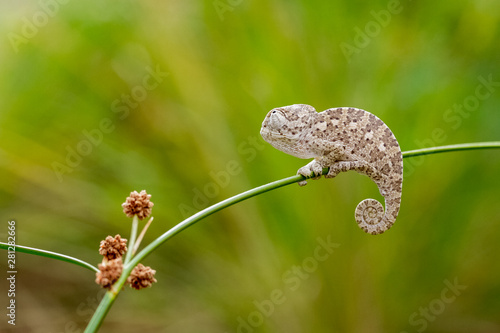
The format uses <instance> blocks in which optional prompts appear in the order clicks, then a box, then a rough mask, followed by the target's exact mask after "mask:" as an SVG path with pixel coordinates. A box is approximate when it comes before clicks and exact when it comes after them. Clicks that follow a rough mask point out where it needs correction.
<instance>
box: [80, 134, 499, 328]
mask: <svg viewBox="0 0 500 333" xmlns="http://www.w3.org/2000/svg"><path fill="white" fill-rule="evenodd" d="M483 148H500V142H480V143H472V144H461V145H451V146H442V147H435V148H424V149H419V150H412V151H407V152H403V158H407V157H413V156H419V155H426V154H435V153H443V152H451V151H458V150H467V149H483ZM327 172H328V168H325V169H323V175H325V174H326V173H327ZM311 176H312V175H311ZM308 178H310V177H304V176H301V175H295V176H292V177H288V178H284V179H281V180H277V181H274V182H272V183H269V184H266V185H262V186H259V187H256V188H253V189H251V190H248V191H246V192H243V193H240V194H237V195H235V196H233V197H231V198H228V199H226V200H223V201H221V202H219V203H216V204H215V205H212V206H210V207H208V208H205V209H203V210H202V211H199V212H198V213H196V214H194V215H192V216H190V217H188V218H187V219H185V220H184V221H182V222H180V223H179V224H177V225H176V226H174V227H173V228H172V229H170V230H168V231H167V232H165V233H164V234H163V235H161V236H160V237H158V238H157V239H155V240H154V241H153V242H151V243H150V244H149V245H148V246H146V247H145V248H144V249H143V250H142V251H141V252H139V253H138V254H137V255H136V256H135V257H133V258H132V260H131V261H130V262H128V263H127V264H126V265H124V267H123V272H122V275H121V276H120V279H119V280H118V281H117V282H116V283H115V284H114V285H113V289H112V290H111V291H108V292H107V293H106V295H105V296H104V298H103V299H102V301H101V304H99V307H98V308H97V310H96V312H95V313H94V316H93V317H92V319H91V320H90V322H89V324H88V326H87V328H86V329H85V332H97V330H98V329H99V327H100V326H101V323H102V321H103V320H104V317H105V316H106V314H107V313H108V311H109V308H110V307H111V305H112V304H113V302H114V301H115V299H116V296H117V294H118V292H119V291H120V290H122V287H123V285H124V284H125V282H126V280H127V277H128V275H129V274H130V272H131V271H132V269H133V268H134V267H135V266H136V265H137V264H138V263H139V262H140V261H141V260H142V259H144V258H145V257H146V256H147V255H149V254H150V253H151V252H153V251H154V250H155V249H156V248H157V247H159V246H160V245H161V244H163V243H164V242H166V241H167V240H169V239H170V238H172V237H174V236H175V235H177V234H178V233H180V232H181V231H183V230H185V229H187V228H189V227H191V226H192V225H194V224H195V223H197V222H199V221H200V220H202V219H204V218H205V217H207V216H210V215H212V214H214V213H216V212H218V211H220V210H222V209H224V208H227V207H229V206H232V205H234V204H236V203H238V202H241V201H243V200H246V199H249V198H251V197H254V196H256V195H259V194H262V193H265V192H268V191H271V190H275V189H277V188H280V187H283V186H286V185H290V184H293V183H296V182H299V181H301V180H305V179H308Z"/></svg>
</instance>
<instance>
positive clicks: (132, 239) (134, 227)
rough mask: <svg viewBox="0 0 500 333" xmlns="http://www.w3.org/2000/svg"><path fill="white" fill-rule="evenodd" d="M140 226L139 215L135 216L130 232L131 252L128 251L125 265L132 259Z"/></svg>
mask: <svg viewBox="0 0 500 333" xmlns="http://www.w3.org/2000/svg"><path fill="white" fill-rule="evenodd" d="M138 225H139V218H138V217H137V215H134V217H133V219H132V229H131V230H130V239H129V241H128V249H129V251H127V254H126V255H125V261H124V262H123V264H126V263H128V262H129V261H130V259H132V249H133V248H134V244H135V239H136V237H137V227H138Z"/></svg>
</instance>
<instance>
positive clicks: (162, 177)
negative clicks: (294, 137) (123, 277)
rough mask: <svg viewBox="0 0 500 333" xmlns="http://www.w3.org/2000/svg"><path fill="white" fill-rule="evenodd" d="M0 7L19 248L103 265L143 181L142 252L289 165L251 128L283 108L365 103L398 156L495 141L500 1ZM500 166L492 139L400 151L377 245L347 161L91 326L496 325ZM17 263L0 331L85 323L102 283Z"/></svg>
mask: <svg viewBox="0 0 500 333" xmlns="http://www.w3.org/2000/svg"><path fill="white" fill-rule="evenodd" d="M0 16H1V20H0V22H1V23H0V24H1V35H2V36H3V38H2V44H1V46H0V75H1V76H0V77H1V79H0V168H1V172H0V205H1V212H2V214H1V221H2V222H1V223H0V225H1V226H3V227H0V236H1V238H2V241H6V238H7V221H8V220H9V219H15V220H16V223H17V243H18V244H20V245H27V246H32V247H38V248H42V249H46V250H51V251H56V252H61V253H65V254H68V255H72V256H75V257H78V258H81V259H83V260H86V261H88V262H91V263H93V264H95V265H97V263H98V262H100V260H101V258H100V256H99V254H98V248H99V242H100V240H102V239H104V238H105V237H106V236H107V235H115V234H117V233H119V234H121V235H122V236H123V237H125V238H128V237H129V232H130V219H128V218H126V217H125V215H124V214H123V213H122V210H121V207H120V205H121V203H123V202H124V201H125V198H126V197H127V195H128V194H129V193H130V192H131V191H133V190H138V191H140V190H142V189H146V190H147V192H148V193H150V194H152V201H153V202H154V203H155V206H154V208H153V216H154V217H155V220H154V223H153V224H152V226H151V228H150V229H149V231H148V234H147V235H146V238H145V240H144V244H146V243H148V242H150V241H151V240H153V239H155V238H156V237H158V236H159V235H161V234H162V233H163V232H165V231H166V230H168V229H169V228H171V227H172V226H174V225H175V224H176V223H178V222H179V221H181V220H182V219H183V218H185V217H187V216H188V215H190V214H192V213H194V212H196V211H198V210H200V209H202V208H205V207H208V206H209V205H211V204H213V203H216V202H218V201H220V200H222V199H225V198H227V197H230V196H232V195H235V194H237V193H240V192H243V191H245V190H248V189H250V188H253V187H256V186H259V185H262V184H265V183H268V182H271V181H274V180H277V179H281V178H284V177H288V176H291V175H294V174H295V172H296V170H297V169H298V168H299V167H301V166H302V165H304V164H305V163H306V162H307V161H304V160H299V159H297V158H294V157H291V156H288V155H286V154H284V153H282V152H279V151H277V150H275V149H274V148H272V147H271V146H270V145H268V144H267V143H265V142H264V141H263V140H261V138H260V135H259V130H260V126H261V122H262V120H263V119H264V116H265V114H266V113H267V112H268V111H269V110H270V109H272V108H274V107H279V106H284V105H289V104H294V103H307V104H311V105H313V106H314V107H316V109H317V110H318V111H321V110H324V109H327V108H330V107H338V106H353V107H358V108H362V109H365V110H368V111H370V112H372V113H374V114H376V115H377V116H379V117H380V118H381V119H382V120H384V122H386V123H387V124H388V126H389V127H390V128H391V129H392V130H393V132H394V133H395V135H396V137H397V138H398V140H399V143H400V145H401V147H402V149H403V150H411V149H417V148H423V147H429V146H435V145H445V144H454V143H464V142H475V141H494V140H499V138H500V135H499V131H500V109H499V107H500V70H499V66H498V65H499V59H500V43H499V40H500V29H499V27H500V24H499V22H500V21H499V19H500V5H499V3H498V1H496V0H475V1H472V0H470V1H452V0H446V1H439V2H436V1H409V0H404V1H403V0H402V1H400V2H399V1H395V0H391V1H385V0H384V1H382V0H375V1H370V2H363V1H338V0H336V1H328V2H327V1H317V0H314V1H305V0H301V1H284V0H271V1H244V0H240V1H238V0H231V1H230V0H221V1H212V0H210V1H140V2H139V1H137V2H134V1H113V2H109V3H108V2H103V1H85V2H78V1H67V0H65V1H62V0H60V2H57V1H56V0H43V1H18V2H13V1H3V2H1V4H0ZM151 73H154V74H151ZM488 82H489V83H488ZM499 168H500V151H497V150H484V151H474V152H459V153H449V154H440V155H432V156H427V157H421V158H413V159H405V178H404V186H403V202H402V206H401V212H400V215H399V218H398V220H397V222H396V224H395V225H394V227H393V228H392V229H391V230H390V231H388V232H387V233H385V234H383V235H378V236H370V235H367V234H365V233H364V232H363V231H361V230H360V229H359V228H358V227H357V225H356V222H355V220H354V209H355V207H356V205H357V204H358V203H359V202H360V201H361V200H363V199H365V198H368V197H375V198H379V199H380V198H381V197H380V195H379V194H378V191H377V188H376V186H375V184H374V183H372V182H371V181H370V180H369V179H368V178H367V177H363V176H360V175H358V174H356V173H354V172H352V173H346V174H342V175H340V176H339V177H338V178H336V179H334V180H324V179H322V180H319V181H311V182H310V183H309V185H308V186H306V187H304V188H299V186H296V185H292V186H288V187H285V188H281V189H278V190H275V191H272V192H269V193H266V194H264V195H261V196H259V197H256V198H252V199H250V200H248V201H245V202H243V203H240V204H238V205H236V206H233V207H231V208H229V209H226V210H224V211H221V212H219V213H217V214H215V215H212V216H211V217H209V218H207V219H205V220H203V221H202V222H200V223H199V224H197V225H196V226H194V227H193V228H190V229H188V230H186V231H185V232H183V233H181V234H179V235H178V236H176V237H175V238H174V239H172V240H171V241H170V242H168V243H166V244H164V245H163V246H162V247H160V248H159V249H158V250H157V251H156V252H154V253H153V254H152V255H150V256H149V257H147V258H146V260H144V262H143V263H144V264H145V265H148V266H151V267H152V268H154V269H155V270H156V271H157V273H156V278H157V280H158V283H157V284H155V285H154V286H153V287H152V288H149V289H146V290H142V291H140V292H137V291H135V290H132V289H130V288H127V289H126V290H124V291H123V292H122V293H121V294H120V296H119V298H118V300H117V302H116V303H115V305H114V306H113V308H112V309H111V311H110V313H109V314H108V317H107V318H106V320H105V323H104V325H103V327H102V330H101V331H102V332H138V331H139V332H221V333H222V332H243V333H249V332H290V333H295V332H397V333H400V332H407V333H410V332H424V331H425V332H500V261H499V260H498V253H500V242H499V241H498V239H499V236H500V205H499V199H500V176H499ZM318 238H320V239H321V241H318ZM322 242H331V243H335V248H333V247H332V251H331V253H327V252H321V258H322V259H324V260H322V261H321V260H317V257H316V258H315V257H314V255H315V253H316V254H318V253H319V252H317V250H316V248H317V247H318V246H320V244H321V243H322ZM4 253H5V254H2V257H3V258H4V259H2V262H1V264H0V267H2V268H3V269H4V268H5V271H6V261H7V259H6V256H7V255H6V252H4ZM16 263H17V270H18V275H17V287H16V302H17V303H16V304H17V317H16V319H17V321H16V327H15V328H14V329H13V328H12V327H11V326H10V325H8V324H7V319H6V316H5V314H2V320H1V322H0V330H2V331H5V332H54V333H56V332H57V333H60V332H82V331H83V329H84V328H85V326H86V323H87V321H88V320H89V318H90V315H91V314H92V311H93V309H94V308H95V307H96V305H97V300H98V299H99V297H100V296H101V292H100V289H99V287H98V286H97V285H96V284H95V283H94V279H95V276H94V274H93V273H92V272H91V271H88V270H85V269H84V268H80V267H76V266H73V265H70V264H67V263H63V262H58V261H54V260H50V259H46V258H41V257H36V256H30V255H23V254H19V253H18V254H17V262H16ZM3 274H4V276H5V275H6V273H3ZM3 280H4V282H3V284H2V285H3V286H5V287H7V284H6V283H5V279H3ZM454 284H455V285H456V284H458V287H457V286H455V287H453V288H451V289H450V285H454ZM465 287H466V288H465ZM464 288H465V289H464ZM0 299H1V300H2V303H1V304H2V308H4V309H5V307H6V306H7V302H8V298H7V293H6V288H5V289H4V288H2V294H1V296H0ZM270 300H274V303H272V301H270ZM4 311H5V310H4ZM4 311H2V313H4Z"/></svg>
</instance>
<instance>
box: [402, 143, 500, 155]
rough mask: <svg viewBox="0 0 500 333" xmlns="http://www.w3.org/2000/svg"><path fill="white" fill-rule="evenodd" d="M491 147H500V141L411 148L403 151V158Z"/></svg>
mask: <svg viewBox="0 0 500 333" xmlns="http://www.w3.org/2000/svg"><path fill="white" fill-rule="evenodd" d="M489 148H500V141H491V142H476V143H462V144H457V145H449V146H440V147H431V148H423V149H416V150H409V151H405V152H403V158H405V157H415V156H420V155H429V154H437V153H446V152H452V151H459V150H474V149H489Z"/></svg>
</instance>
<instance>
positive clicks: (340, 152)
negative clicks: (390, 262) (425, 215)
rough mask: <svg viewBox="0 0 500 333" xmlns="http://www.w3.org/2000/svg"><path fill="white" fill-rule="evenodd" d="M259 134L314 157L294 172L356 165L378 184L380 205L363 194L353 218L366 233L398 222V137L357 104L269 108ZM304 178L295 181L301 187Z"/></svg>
mask: <svg viewBox="0 0 500 333" xmlns="http://www.w3.org/2000/svg"><path fill="white" fill-rule="evenodd" d="M260 134H261V135H262V137H263V138H264V140H266V141H267V142H268V143H270V144H271V145H272V146H273V147H274V148H276V149H279V150H281V151H283V152H285V153H287V154H290V155H292V156H295V157H298V158H314V160H312V161H311V162H310V163H309V164H307V165H305V166H303V167H302V168H300V169H299V170H298V171H297V174H299V175H303V176H306V177H307V176H310V175H311V174H314V176H315V177H314V178H313V179H318V178H320V177H321V173H322V170H323V168H329V170H328V174H327V175H325V177H326V178H333V177H335V176H337V175H338V174H339V173H340V172H342V171H349V170H356V171H357V172H358V173H361V174H364V175H367V176H368V177H370V178H371V179H372V180H373V181H374V182H375V184H377V186H378V189H379V191H380V194H381V195H382V196H383V197H384V198H385V213H384V208H383V207H382V204H381V203H380V202H378V201H377V200H375V199H365V200H363V201H362V202H360V203H359V204H358V206H357V207H356V212H355V218H356V222H357V223H358V225H359V227H360V228H361V229H363V230H364V231H365V232H367V233H369V234H372V235H376V234H381V233H383V232H384V231H386V230H388V229H389V228H390V227H391V226H392V225H393V224H394V222H395V221H396V217H397V216H398V212H399V206H400V204H401V193H402V187H403V155H402V154H401V148H400V147H399V144H398V141H397V140H396V137H395V136H394V134H393V133H392V131H391V130H390V129H389V127H387V125H386V124H384V122H383V121H382V120H380V119H379V118H377V117H376V116H375V115H373V114H371V113H369V112H367V111H365V110H361V109H356V108H346V107H345V108H333V109H328V110H325V111H323V112H319V113H318V112H316V110H315V109H314V108H313V107H312V106H310V105H306V104H294V105H290V106H284V107H281V108H276V109H272V110H271V111H269V113H268V114H267V115H266V118H265V119H264V122H263V123H262V128H261V130H260ZM306 184H307V181H301V182H299V185H301V186H304V185H306Z"/></svg>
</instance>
